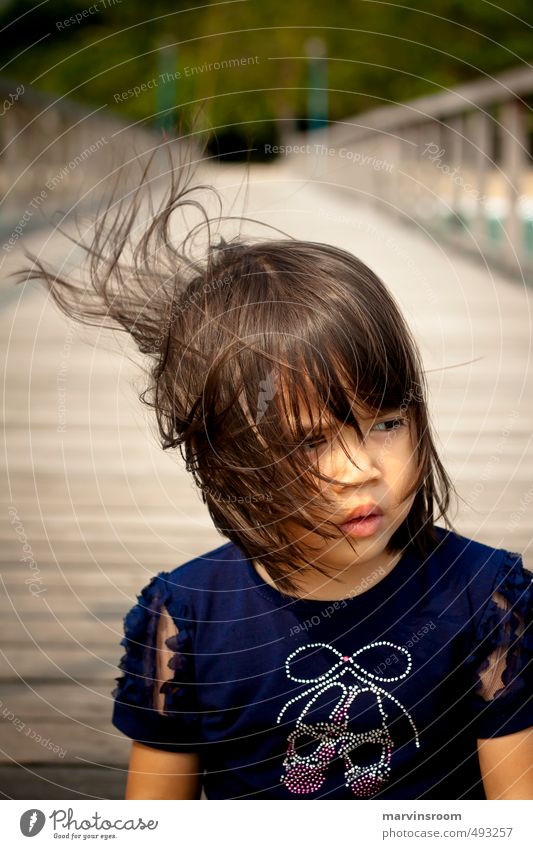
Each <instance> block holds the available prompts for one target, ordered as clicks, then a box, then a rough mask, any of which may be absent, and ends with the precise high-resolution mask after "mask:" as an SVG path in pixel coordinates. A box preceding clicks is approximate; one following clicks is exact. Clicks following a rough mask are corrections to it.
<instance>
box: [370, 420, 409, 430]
mask: <svg viewBox="0 0 533 849" xmlns="http://www.w3.org/2000/svg"><path fill="white" fill-rule="evenodd" d="M405 424H407V419H388V420H387V421H385V422H378V423H377V424H375V425H373V427H376V428H381V427H383V430H381V431H380V432H381V433H388V432H390V431H391V430H397V429H398V428H399V427H401V426H402V425H405ZM387 425H392V427H391V428H388V427H387Z"/></svg>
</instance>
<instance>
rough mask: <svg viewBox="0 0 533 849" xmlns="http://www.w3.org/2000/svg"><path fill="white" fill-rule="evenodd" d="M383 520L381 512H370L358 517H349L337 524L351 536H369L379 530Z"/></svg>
mask: <svg viewBox="0 0 533 849" xmlns="http://www.w3.org/2000/svg"><path fill="white" fill-rule="evenodd" d="M382 522H383V513H371V514H370V515H368V516H361V518H359V519H350V520H349V521H348V522H344V523H343V524H342V525H339V527H340V529H341V530H342V531H343V532H344V533H345V534H347V535H348V536H352V537H370V536H372V535H373V534H375V533H376V531H378V530H379V528H380V527H381V525H382Z"/></svg>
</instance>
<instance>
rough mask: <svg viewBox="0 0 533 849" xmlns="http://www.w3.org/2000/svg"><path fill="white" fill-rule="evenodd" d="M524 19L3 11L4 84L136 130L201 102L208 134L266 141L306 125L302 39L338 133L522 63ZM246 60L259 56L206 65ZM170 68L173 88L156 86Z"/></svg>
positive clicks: (476, 6) (48, 2) (403, 11)
mask: <svg viewBox="0 0 533 849" xmlns="http://www.w3.org/2000/svg"><path fill="white" fill-rule="evenodd" d="M83 10H85V16H83ZM77 13H78V14H79V13H82V17H81V19H80V20H79V22H78V21H76V20H74V21H70V23H68V24H67V23H65V22H66V21H67V20H68V19H69V18H70V17H71V16H75V15H76V14H77ZM531 19H532V6H531V2H530V0H507V2H506V3H505V8H499V7H498V6H497V5H496V4H493V3H490V2H488V1H487V2H486V0H431V4H430V3H428V2H427V0H425V2H424V0H414V2H411V3H410V5H407V3H406V4H405V5H403V4H402V3H400V2H394V0H392V2H381V1H380V0H342V1H341V0H331V2H330V3H324V2H323V0H293V2H292V3H291V4H287V3H286V2H284V0H283V1H282V0H267V2H265V0H227V2H219V3H216V2H211V3H208V2H204V3H196V4H195V3H194V2H193V0H187V1H186V2H185V0H170V2H169V0H151V2H150V3H146V2H144V0H96V1H95V2H93V3H92V4H90V3H87V2H73V0H61V2H59V0H45V2H43V3H40V4H35V3H34V2H29V0H11V2H7V3H4V4H3V6H2V8H1V9H0V28H2V29H3V33H2V34H3V41H2V47H1V53H2V56H1V58H2V65H3V71H2V73H3V74H4V75H6V76H9V77H10V78H12V79H14V80H16V81H17V82H19V81H20V82H23V83H24V84H25V85H34V86H35V87H36V88H38V89H41V90H43V91H46V92H50V93H53V94H55V95H60V96H66V97H68V98H71V99H74V100H76V101H79V102H82V103H84V104H87V105H89V106H100V105H102V104H107V105H108V107H109V108H110V109H113V110H115V111H116V112H118V113H119V114H121V115H122V116H123V117H124V118H126V119H128V120H133V121H143V122H147V123H153V122H156V121H157V115H156V113H157V111H158V110H161V109H164V108H168V104H169V103H171V104H174V105H175V109H174V111H171V112H170V113H169V112H167V113H165V114H166V115H167V116H168V115H169V114H170V117H171V120H174V119H175V118H176V117H177V115H178V113H179V114H180V115H181V116H183V117H184V118H185V119H186V120H187V117H188V116H190V115H191V113H192V110H193V109H195V108H198V105H199V104H203V108H202V122H203V126H204V127H207V126H209V127H213V128H217V129H216V133H217V135H218V136H220V137H222V136H223V135H224V132H225V130H224V128H226V127H229V128H231V127H233V129H232V130H231V132H232V133H233V137H235V133H236V129H235V128H236V127H239V128H240V130H239V132H240V133H241V134H242V133H243V132H244V129H245V128H248V130H249V138H250V139H253V138H255V139H257V138H259V137H266V136H265V134H266V135H268V137H269V139H270V140H273V137H275V128H276V127H279V124H280V121H283V120H286V119H294V120H298V121H299V122H300V124H301V122H302V120H305V117H306V115H307V90H306V87H307V85H308V60H307V53H306V41H307V40H308V39H310V38H313V37H314V38H316V37H320V38H322V39H323V40H324V42H325V45H326V52H327V55H328V66H327V87H328V89H329V117H330V120H334V121H335V120H341V119H343V118H345V117H346V116H349V115H353V114H355V113H357V112H360V111H363V110H366V109H369V108H372V107H374V106H378V105H384V104H387V103H394V102H398V101H403V100H406V99H409V98H412V97H416V96H418V95H422V94H428V93H435V92H438V91H440V90H441V89H442V87H449V86H454V85H457V84H458V83H460V82H462V81H465V80H469V79H472V78H473V77H478V76H480V75H482V74H496V73H498V72H499V71H502V70H504V69H507V68H509V67H513V66H516V65H519V64H521V63H523V62H531V61H532V60H533V40H532V38H531V28H530V27H531V23H532V20H531ZM31 45H33V46H31ZM162 45H175V47H174V48H171V49H169V50H168V51H166V52H163V51H162V50H161V47H162ZM28 48H29V49H28ZM172 51H174V52H172ZM244 57H257V58H256V59H254V60H253V61H252V60H251V59H250V63H249V64H244V65H242V66H239V67H230V68H220V69H218V70H217V69H209V68H208V67H207V66H208V65H209V63H215V62H221V61H222V60H230V59H241V58H244ZM163 63H164V64H163ZM169 67H174V69H175V71H176V72H179V73H180V77H179V79H176V80H171V81H170V82H167V83H166V84H165V85H163V84H162V82H161V79H160V77H159V74H160V73H161V72H162V69H163V68H165V69H168V68H169ZM186 69H195V70H194V72H190V71H189V72H187V70H186ZM151 80H158V84H157V85H154V84H153V85H152V87H151V88H146V90H145V91H141V92H140V93H139V94H138V96H137V95H128V96H126V97H122V95H123V93H124V92H127V90H128V89H132V88H133V87H135V86H139V87H141V86H142V84H143V83H144V84H147V83H148V82H149V81H151ZM169 97H170V100H168V98H169ZM159 120H160V121H161V119H159ZM274 140H275V138H274Z"/></svg>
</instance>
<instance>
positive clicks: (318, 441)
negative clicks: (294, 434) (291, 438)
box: [302, 437, 326, 451]
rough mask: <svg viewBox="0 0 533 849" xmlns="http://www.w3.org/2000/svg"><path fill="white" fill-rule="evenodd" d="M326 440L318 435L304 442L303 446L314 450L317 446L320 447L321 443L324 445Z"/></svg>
mask: <svg viewBox="0 0 533 849" xmlns="http://www.w3.org/2000/svg"><path fill="white" fill-rule="evenodd" d="M325 441H326V440H325V439H323V438H322V437H316V438H315V439H309V440H307V441H306V442H304V443H302V444H303V447H304V448H305V449H306V450H308V451H314V449H315V448H318V446H319V445H322V444H323V443H324V442H325Z"/></svg>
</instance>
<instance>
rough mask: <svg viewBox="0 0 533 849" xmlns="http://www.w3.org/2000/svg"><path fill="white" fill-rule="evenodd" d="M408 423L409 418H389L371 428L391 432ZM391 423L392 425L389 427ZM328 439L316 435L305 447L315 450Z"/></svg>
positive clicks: (304, 444)
mask: <svg viewBox="0 0 533 849" xmlns="http://www.w3.org/2000/svg"><path fill="white" fill-rule="evenodd" d="M406 424H407V419H401V418H396V419H387V421H384V422H377V423H376V424H375V425H373V426H372V428H371V430H373V429H374V428H378V433H391V431H394V430H397V429H398V428H399V427H402V426H403V425H406ZM389 425H390V427H389ZM326 441H327V440H326V439H325V438H324V437H320V436H316V437H315V438H314V439H309V440H307V441H305V442H303V443H302V444H303V447H304V448H305V449H307V450H308V451H314V450H315V449H316V448H318V447H319V446H320V445H323V444H324V443H325V442H326Z"/></svg>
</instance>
